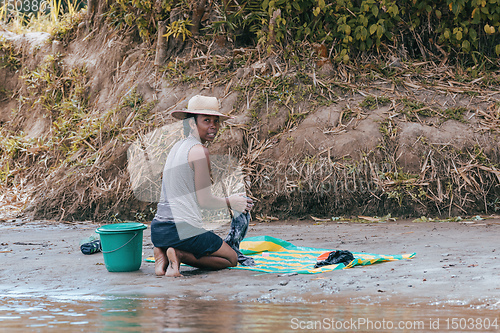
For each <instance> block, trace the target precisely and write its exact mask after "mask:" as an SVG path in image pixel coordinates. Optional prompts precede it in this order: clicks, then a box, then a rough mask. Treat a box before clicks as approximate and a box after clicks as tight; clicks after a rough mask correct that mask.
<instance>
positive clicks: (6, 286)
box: [0, 218, 500, 309]
mask: <svg viewBox="0 0 500 333" xmlns="http://www.w3.org/2000/svg"><path fill="white" fill-rule="evenodd" d="M97 227H98V225H95V224H89V223H88V222H87V223H56V222H53V221H29V220H11V221H7V222H3V223H2V224H1V225H0V257H1V261H2V267H1V268H0V293H1V294H4V295H6V294H9V295H15V294H32V295H48V296H56V295H151V296H166V295H168V296H169V297H175V296H177V297H180V298H182V297H188V296H189V297H200V298H203V299H215V300H221V301H222V300H237V301H244V302H266V303H267V302H271V303H308V302H311V303H313V302H314V303H315V302H330V301H333V302H335V301H340V300H346V299H348V300H349V302H350V303H355V304H356V303H361V304H362V303H370V304H377V303H381V304H383V303H391V304H405V305H408V304H415V305H438V306H446V305H465V306H473V307H480V308H485V309H498V308H500V282H499V281H500V279H499V278H500V263H499V261H498V260H497V259H498V256H499V254H500V248H499V245H498V239H499V238H500V237H499V236H500V219H499V218H489V219H485V220H481V221H467V220H464V221H462V222H421V223H417V222H412V221H411V220H400V221H396V222H393V221H390V222H386V223H354V222H349V223H336V222H323V223H315V222H314V221H275V222H272V223H265V222H258V221H254V222H252V225H251V227H250V229H249V232H248V234H247V236H258V235H271V236H274V237H278V238H282V239H284V240H286V241H289V242H291V243H293V244H296V245H299V246H314V247H319V248H332V249H346V250H350V251H355V252H368V253H379V254H402V253H412V252H416V256H415V258H414V259H411V260H401V261H394V262H386V263H381V264H376V265H371V266H364V267H355V268H353V269H347V270H342V271H333V272H329V273H322V274H312V275H282V276H280V275H278V274H262V273H259V272H253V271H241V270H222V271H217V272H208V271H201V270H197V269H192V268H189V267H183V268H182V270H183V272H182V273H183V274H184V275H185V277H183V278H167V277H156V276H155V274H154V264H152V263H148V262H143V263H142V266H141V269H140V270H139V271H136V272H128V273H109V272H108V271H107V270H106V268H105V266H104V260H103V255H102V253H97V254H93V255H83V254H82V253H81V252H80V249H79V241H80V240H82V239H84V238H86V237H88V236H90V235H92V234H93V233H94V230H95V229H96V228H97ZM222 234H223V233H222V231H221V235H222ZM152 255H153V249H152V244H151V238H150V229H149V226H148V229H146V230H145V231H144V241H143V258H146V257H148V256H152Z"/></svg>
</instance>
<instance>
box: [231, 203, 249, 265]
mask: <svg viewBox="0 0 500 333" xmlns="http://www.w3.org/2000/svg"><path fill="white" fill-rule="evenodd" d="M250 220H251V216H250V213H245V212H244V213H241V214H238V213H236V216H235V217H234V218H233V219H232V220H231V229H230V230H229V234H228V235H227V237H226V238H225V239H224V241H225V242H226V243H227V244H228V245H229V246H231V248H232V249H233V250H234V251H235V252H236V254H237V255H238V262H239V263H240V264H241V265H243V266H254V265H255V261H254V260H253V258H251V257H248V256H246V255H244V254H243V253H241V251H240V242H241V241H242V240H243V238H245V235H246V234H247V230H248V224H249V223H250Z"/></svg>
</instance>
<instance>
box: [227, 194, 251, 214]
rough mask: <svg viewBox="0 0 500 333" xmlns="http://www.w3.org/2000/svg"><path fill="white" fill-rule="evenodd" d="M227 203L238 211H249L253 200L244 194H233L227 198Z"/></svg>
mask: <svg viewBox="0 0 500 333" xmlns="http://www.w3.org/2000/svg"><path fill="white" fill-rule="evenodd" d="M228 199H229V205H230V206H231V208H232V209H234V210H235V211H238V212H249V211H250V210H251V209H252V208H253V200H252V199H250V198H247V197H245V195H244V194H242V193H238V194H233V195H232V196H230V197H229V198H228Z"/></svg>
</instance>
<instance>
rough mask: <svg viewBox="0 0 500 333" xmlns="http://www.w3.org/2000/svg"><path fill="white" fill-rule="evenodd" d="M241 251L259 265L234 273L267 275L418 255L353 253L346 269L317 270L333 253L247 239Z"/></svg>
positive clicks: (272, 239)
mask: <svg viewBox="0 0 500 333" xmlns="http://www.w3.org/2000/svg"><path fill="white" fill-rule="evenodd" d="M240 250H241V252H242V253H243V254H245V255H247V256H250V257H252V258H253V259H254V260H255V263H256V265H255V266H242V265H238V266H236V267H231V269H246V270H253V271H260V272H267V273H299V274H316V273H323V272H329V271H333V270H337V269H345V268H351V267H354V266H364V265H371V264H375V263H379V262H384V261H392V260H402V259H411V258H413V257H414V256H415V253H408V254H400V255H383V254H373V253H361V252H352V254H353V255H354V260H353V261H352V262H351V263H350V264H349V265H347V266H345V265H344V264H336V265H329V266H323V267H318V268H314V265H315V264H316V262H317V259H318V257H319V256H320V255H321V254H323V253H325V252H331V251H334V250H329V249H317V248H312V247H303V246H295V245H294V244H292V243H289V242H287V241H285V240H282V239H279V238H275V237H271V236H257V237H249V238H245V239H244V240H243V241H242V242H241V244H240Z"/></svg>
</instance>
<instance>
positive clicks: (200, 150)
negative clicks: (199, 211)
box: [188, 145, 252, 212]
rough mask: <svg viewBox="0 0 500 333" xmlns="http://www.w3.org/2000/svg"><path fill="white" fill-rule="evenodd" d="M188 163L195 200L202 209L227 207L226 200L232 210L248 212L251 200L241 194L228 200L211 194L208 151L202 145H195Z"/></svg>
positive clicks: (190, 152)
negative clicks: (192, 172)
mask: <svg viewBox="0 0 500 333" xmlns="http://www.w3.org/2000/svg"><path fill="white" fill-rule="evenodd" d="M188 161H189V165H190V167H191V168H192V169H193V170H194V184H195V188H196V198H197V199H198V203H199V204H200V206H201V207H202V208H206V209H217V208H224V207H226V206H227V202H226V200H229V205H230V206H231V208H232V209H235V210H237V211H239V212H243V211H245V210H248V209H249V208H251V207H249V204H251V202H252V200H251V199H247V198H245V197H244V196H243V194H235V195H232V196H230V197H229V198H219V197H216V196H214V195H213V194H212V191H211V186H212V181H211V179H210V170H209V165H210V160H209V155H208V149H207V148H206V147H204V146H202V145H196V146H194V147H193V148H191V150H190V151H189V155H188Z"/></svg>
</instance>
